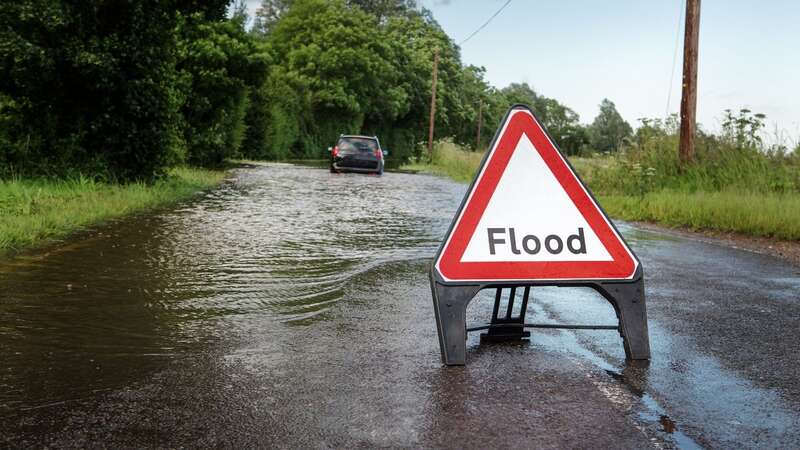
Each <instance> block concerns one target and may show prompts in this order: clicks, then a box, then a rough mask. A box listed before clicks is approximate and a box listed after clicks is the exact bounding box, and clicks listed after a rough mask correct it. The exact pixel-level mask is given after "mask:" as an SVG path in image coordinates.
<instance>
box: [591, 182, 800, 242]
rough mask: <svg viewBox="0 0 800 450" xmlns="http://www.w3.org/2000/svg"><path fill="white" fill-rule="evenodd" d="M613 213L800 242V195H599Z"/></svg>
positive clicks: (604, 204)
mask: <svg viewBox="0 0 800 450" xmlns="http://www.w3.org/2000/svg"><path fill="white" fill-rule="evenodd" d="M598 200H599V201H600V204H601V205H603V208H604V209H605V210H606V212H608V213H609V214H610V215H612V216H614V217H618V218H621V219H625V220H637V221H644V222H655V223H659V224H662V225H666V226H670V227H688V228H691V229H693V230H713V231H723V232H734V233H742V234H747V235H751V236H767V237H774V238H778V239H785V240H792V241H798V240H800V195H798V194H794V195H789V194H776V193H752V192H735V191H722V192H693V193H685V192H675V191H668V190H663V191H657V192H650V193H647V194H645V195H644V196H641V197H639V196H631V195H602V194H600V195H599V198H598Z"/></svg>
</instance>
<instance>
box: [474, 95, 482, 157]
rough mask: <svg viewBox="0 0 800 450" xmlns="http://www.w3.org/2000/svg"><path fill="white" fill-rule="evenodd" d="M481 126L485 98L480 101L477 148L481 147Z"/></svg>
mask: <svg viewBox="0 0 800 450" xmlns="http://www.w3.org/2000/svg"><path fill="white" fill-rule="evenodd" d="M481 126H483V99H481V101H480V103H478V136H477V137H475V150H479V149H480V148H481Z"/></svg>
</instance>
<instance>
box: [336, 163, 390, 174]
mask: <svg viewBox="0 0 800 450" xmlns="http://www.w3.org/2000/svg"><path fill="white" fill-rule="evenodd" d="M331 168H332V169H333V170H336V171H339V172H358V173H377V172H380V171H381V164H380V163H378V165H377V166H375V167H353V166H350V165H346V164H339V163H332V164H331Z"/></svg>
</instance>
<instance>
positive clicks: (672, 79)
mask: <svg viewBox="0 0 800 450" xmlns="http://www.w3.org/2000/svg"><path fill="white" fill-rule="evenodd" d="M678 4H680V6H681V9H680V12H678V27H677V28H678V29H677V30H675V51H674V52H673V53H672V70H671V71H670V73H669V90H668V93H667V109H666V114H665V116H666V117H667V118H669V102H670V101H671V100H672V84H673V83H674V82H675V63H676V62H677V61H678V43H679V42H680V37H681V22H682V20H681V19H683V9H684V6H683V2H682V1H680V2H678Z"/></svg>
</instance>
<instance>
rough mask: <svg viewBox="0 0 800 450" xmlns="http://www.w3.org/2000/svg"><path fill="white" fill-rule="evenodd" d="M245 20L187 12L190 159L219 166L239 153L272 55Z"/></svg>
mask: <svg viewBox="0 0 800 450" xmlns="http://www.w3.org/2000/svg"><path fill="white" fill-rule="evenodd" d="M243 25H244V24H243V23H242V22H241V20H223V21H219V22H208V21H205V20H204V19H203V17H202V16H201V15H199V14H194V15H190V16H187V17H183V18H182V20H181V22H180V26H179V27H178V31H179V34H180V37H181V41H180V42H181V45H180V47H179V60H178V64H177V67H178V69H179V71H180V74H181V79H182V82H183V86H184V95H185V99H186V100H185V102H184V104H183V107H182V108H181V111H182V113H183V124H184V127H183V137H184V140H185V142H186V147H187V150H188V161H189V162H190V163H192V164H196V165H202V166H218V165H220V164H222V162H223V161H224V160H225V158H228V157H232V156H235V155H236V154H237V151H238V149H239V146H240V144H241V142H242V139H243V138H244V133H245V126H244V124H245V122H244V119H245V113H246V111H247V99H248V93H249V91H250V90H253V89H259V88H260V87H261V86H262V85H263V83H264V80H265V79H266V75H267V66H268V57H267V55H266V53H265V52H264V51H263V50H264V49H263V47H259V46H258V45H257V44H256V41H255V38H254V37H252V36H250V35H248V34H247V33H245V31H244V28H243Z"/></svg>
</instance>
